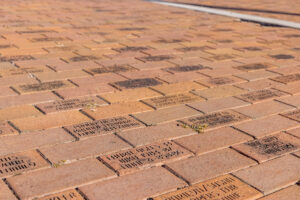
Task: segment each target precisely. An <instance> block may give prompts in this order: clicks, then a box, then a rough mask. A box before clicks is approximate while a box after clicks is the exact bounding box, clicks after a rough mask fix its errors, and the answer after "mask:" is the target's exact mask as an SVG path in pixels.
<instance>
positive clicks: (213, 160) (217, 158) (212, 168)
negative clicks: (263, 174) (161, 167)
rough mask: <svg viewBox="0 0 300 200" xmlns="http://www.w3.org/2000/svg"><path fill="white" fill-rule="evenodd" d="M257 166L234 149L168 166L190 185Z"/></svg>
mask: <svg viewBox="0 0 300 200" xmlns="http://www.w3.org/2000/svg"><path fill="white" fill-rule="evenodd" d="M255 164H256V162H255V161H253V160H251V159H249V158H247V157H245V156H243V155H241V154H239V153H237V152H236V151H234V150H232V149H223V150H219V151H215V152H212V153H208V154H204V155H201V156H196V157H192V158H188V159H185V160H180V161H177V162H174V163H170V164H167V166H168V167H169V168H171V169H172V170H173V171H175V172H176V173H177V174H178V175H180V176H181V177H183V178H184V179H185V180H187V181H188V182H189V183H192V184H194V183H197V182H200V181H205V180H207V179H211V178H215V177H217V176H220V175H223V174H227V173H231V172H234V171H237V170H240V169H243V168H246V167H249V166H252V165H255Z"/></svg>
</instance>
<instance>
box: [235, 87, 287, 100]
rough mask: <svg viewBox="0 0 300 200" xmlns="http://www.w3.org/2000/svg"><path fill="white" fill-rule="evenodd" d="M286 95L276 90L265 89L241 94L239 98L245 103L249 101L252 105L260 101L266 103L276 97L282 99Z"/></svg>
mask: <svg viewBox="0 0 300 200" xmlns="http://www.w3.org/2000/svg"><path fill="white" fill-rule="evenodd" d="M284 95H286V94H285V93H283V92H280V91H277V90H274V89H264V90H257V91H253V92H248V93H246V94H241V95H239V96H237V97H238V98H239V99H242V100H244V101H248V102H250V103H256V102H259V101H265V100H270V99H274V98H276V97H281V96H284Z"/></svg>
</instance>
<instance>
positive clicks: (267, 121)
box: [234, 115, 299, 138]
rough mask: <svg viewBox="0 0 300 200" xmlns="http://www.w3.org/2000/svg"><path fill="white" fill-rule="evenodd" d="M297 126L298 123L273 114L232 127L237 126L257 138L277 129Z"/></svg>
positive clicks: (281, 129) (277, 130)
mask: <svg viewBox="0 0 300 200" xmlns="http://www.w3.org/2000/svg"><path fill="white" fill-rule="evenodd" d="M297 126H299V123H297V122H295V121H293V120H290V119H287V118H285V117H282V116H279V115H273V116H270V117H265V118H261V119H257V120H253V121H249V122H244V123H242V124H238V125H234V127H236V128H238V129H239V130H242V131H244V132H246V133H248V134H250V135H253V136H255V137H257V138H259V137H263V136H266V135H271V134H272V133H276V132H279V131H283V130H288V129H291V128H293V127H297Z"/></svg>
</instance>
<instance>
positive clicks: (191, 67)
mask: <svg viewBox="0 0 300 200" xmlns="http://www.w3.org/2000/svg"><path fill="white" fill-rule="evenodd" d="M205 68H207V67H204V66H203V65H185V66H176V67H169V68H165V69H166V70H168V71H171V72H190V71H198V70H201V69H205Z"/></svg>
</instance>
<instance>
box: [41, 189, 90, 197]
mask: <svg viewBox="0 0 300 200" xmlns="http://www.w3.org/2000/svg"><path fill="white" fill-rule="evenodd" d="M52 199H63V200H84V198H83V197H82V196H81V195H80V194H79V193H78V192H77V191H76V190H74V189H71V190H67V191H64V192H59V193H56V194H51V195H47V196H45V197H41V198H37V199H36V200H52Z"/></svg>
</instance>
